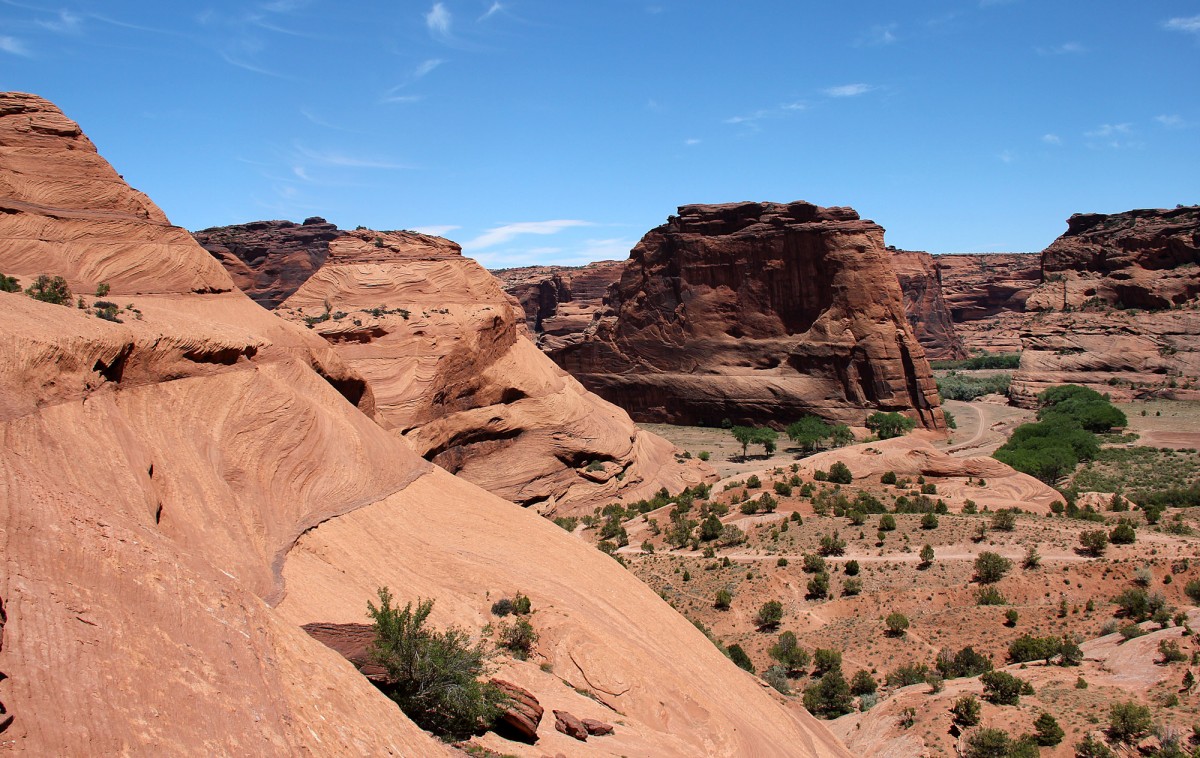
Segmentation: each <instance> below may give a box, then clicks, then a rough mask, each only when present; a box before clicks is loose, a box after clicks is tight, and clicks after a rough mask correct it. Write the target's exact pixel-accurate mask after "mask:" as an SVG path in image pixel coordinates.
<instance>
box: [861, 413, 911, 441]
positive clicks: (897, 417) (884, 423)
mask: <svg viewBox="0 0 1200 758" xmlns="http://www.w3.org/2000/svg"><path fill="white" fill-rule="evenodd" d="M865 425H866V427H867V428H868V429H870V430H871V431H873V432H875V434H877V435H879V439H881V440H886V439H890V438H892V437H901V436H903V435H905V434H908V433H909V432H910V431H912V430H913V428H914V427H916V425H917V422H916V421H913V420H912V419H911V418H909V417H908V416H903V415H901V414H899V413H881V412H876V413H872V414H871V415H870V416H867V420H866V422H865Z"/></svg>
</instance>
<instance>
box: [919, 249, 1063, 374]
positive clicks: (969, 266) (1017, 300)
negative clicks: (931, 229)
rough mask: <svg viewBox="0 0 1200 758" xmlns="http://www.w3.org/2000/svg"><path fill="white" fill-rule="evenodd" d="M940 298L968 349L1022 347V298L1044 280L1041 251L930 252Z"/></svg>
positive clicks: (1010, 350)
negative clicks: (942, 253) (939, 286)
mask: <svg viewBox="0 0 1200 758" xmlns="http://www.w3.org/2000/svg"><path fill="white" fill-rule="evenodd" d="M934 262H935V264H936V266H937V275H938V280H939V282H940V283H941V290H942V299H943V300H944V301H945V303H946V307H947V308H948V309H949V311H950V320H951V321H952V322H953V324H954V332H955V335H956V336H957V337H958V339H959V340H960V341H961V342H962V345H963V347H964V348H965V349H966V350H967V352H969V353H977V352H985V353H1016V352H1020V350H1021V336H1020V332H1021V328H1022V326H1023V324H1024V322H1025V319H1026V317H1025V315H1024V314H1025V301H1026V300H1028V299H1029V296H1030V294H1031V293H1032V292H1033V291H1034V290H1035V289H1036V288H1037V286H1038V285H1039V284H1041V282H1042V259H1041V254H1039V253H962V254H959V253H951V254H946V255H937V256H934Z"/></svg>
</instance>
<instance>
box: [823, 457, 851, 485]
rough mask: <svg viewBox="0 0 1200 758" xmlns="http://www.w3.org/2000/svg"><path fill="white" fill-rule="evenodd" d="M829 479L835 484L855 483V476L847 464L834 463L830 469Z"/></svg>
mask: <svg viewBox="0 0 1200 758" xmlns="http://www.w3.org/2000/svg"><path fill="white" fill-rule="evenodd" d="M827 478H828V480H829V481H831V482H833V483H834V484H850V483H851V482H853V481H854V474H852V473H850V467H849V466H847V465H846V464H844V463H842V462H841V461H834V463H833V465H832V466H830V467H829V473H828V474H827Z"/></svg>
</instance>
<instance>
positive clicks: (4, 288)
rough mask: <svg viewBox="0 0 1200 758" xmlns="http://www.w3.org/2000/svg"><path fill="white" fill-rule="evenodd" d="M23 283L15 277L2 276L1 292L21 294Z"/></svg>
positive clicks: (0, 280)
mask: <svg viewBox="0 0 1200 758" xmlns="http://www.w3.org/2000/svg"><path fill="white" fill-rule="evenodd" d="M20 291H21V283H20V282H18V281H17V278H16V277H15V276H5V275H4V274H0V292H20Z"/></svg>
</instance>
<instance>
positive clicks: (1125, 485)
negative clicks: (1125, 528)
mask: <svg viewBox="0 0 1200 758" xmlns="http://www.w3.org/2000/svg"><path fill="white" fill-rule="evenodd" d="M1197 480H1200V458H1197V457H1196V456H1195V455H1194V454H1191V453H1186V452H1183V451H1179V450H1170V449H1167V448H1162V449H1160V448H1157V447H1146V446H1142V445H1139V446H1137V447H1105V448H1101V449H1100V453H1099V454H1098V455H1097V456H1096V458H1095V460H1093V461H1092V462H1090V463H1088V464H1086V465H1084V466H1083V468H1081V469H1080V470H1079V472H1078V473H1076V474H1075V487H1076V488H1077V489H1079V491H1080V492H1118V491H1120V492H1127V493H1130V495H1129V497H1130V499H1131V500H1133V501H1134V502H1135V503H1138V502H1141V500H1140V499H1139V498H1138V497H1137V496H1136V494H1133V493H1144V492H1155V491H1158V490H1165V489H1171V488H1182V487H1187V486H1188V485H1190V484H1192V483H1193V482H1196V481H1197Z"/></svg>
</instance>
